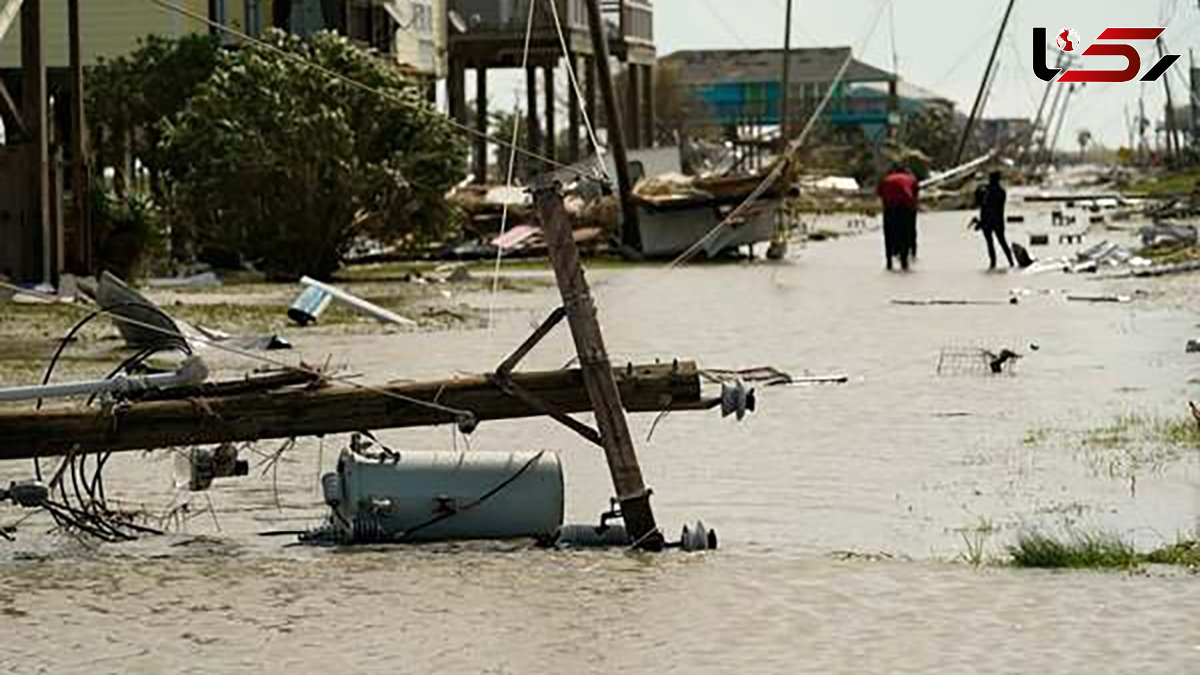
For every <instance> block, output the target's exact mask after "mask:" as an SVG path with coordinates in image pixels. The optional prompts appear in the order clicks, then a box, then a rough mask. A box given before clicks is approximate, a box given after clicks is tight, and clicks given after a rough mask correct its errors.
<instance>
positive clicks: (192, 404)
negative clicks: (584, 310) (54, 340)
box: [0, 362, 712, 460]
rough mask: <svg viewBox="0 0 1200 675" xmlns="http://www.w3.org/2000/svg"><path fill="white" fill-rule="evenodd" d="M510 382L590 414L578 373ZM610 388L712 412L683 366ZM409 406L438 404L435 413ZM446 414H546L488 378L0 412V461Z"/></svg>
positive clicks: (330, 429) (323, 430) (633, 406)
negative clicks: (97, 407) (99, 408)
mask: <svg viewBox="0 0 1200 675" xmlns="http://www.w3.org/2000/svg"><path fill="white" fill-rule="evenodd" d="M588 368H589V372H591V371H594V370H595V367H594V366H591V367H588ZM593 376H594V372H593ZM511 378H512V380H513V381H514V382H515V383H516V384H517V385H519V386H520V387H521V388H522V389H524V390H526V391H528V392H531V393H533V394H534V395H536V396H537V397H539V398H540V399H541V400H543V401H545V402H546V403H547V404H548V405H551V406H553V407H554V408H555V409H557V410H558V411H561V412H563V413H572V412H576V413H577V412H589V411H591V410H592V401H591V399H590V398H589V396H588V393H587V390H586V389H585V381H586V378H585V375H584V373H583V372H581V371H580V370H578V369H573V370H555V371H548V372H529V373H514V374H512V375H511ZM611 381H613V382H615V383H616V387H617V388H618V389H619V391H620V396H619V398H620V401H622V402H624V404H625V406H626V408H627V409H628V410H630V411H632V412H652V411H660V410H667V409H670V410H696V409H705V408H710V407H712V404H711V403H709V402H706V401H703V400H702V399H701V397H700V375H699V373H698V371H697V368H696V365H695V364H694V363H691V362H679V363H675V364H664V365H641V366H634V365H630V366H627V367H625V368H620V369H617V370H614V371H612V376H611ZM398 397H404V398H407V399H410V400H402V399H401V398H398ZM412 400H416V401H426V402H437V403H438V404H439V405H440V406H442V407H443V410H438V409H434V408H431V407H428V406H424V405H419V404H418V403H414V402H412ZM444 409H460V410H466V411H469V412H470V413H471V414H472V415H473V417H474V420H475V421H487V420H499V419H515V418H522V417H535V416H542V415H545V414H546V413H545V412H544V411H543V410H540V409H538V408H537V407H534V406H531V405H530V404H529V403H527V402H525V401H523V400H521V399H518V398H515V397H513V396H511V395H509V394H506V393H505V392H504V391H502V390H501V389H500V388H499V387H498V386H497V385H496V383H495V381H494V379H493V378H492V377H490V376H486V375H481V376H476V377H470V378H461V379H454V380H446V381H440V382H419V383H411V384H403V385H396V386H388V387H384V388H382V389H367V388H360V387H349V386H335V387H326V388H323V389H317V390H308V389H301V390H287V391H282V392H278V393H271V394H263V393H254V394H242V395H235V396H224V397H220V396H218V397H211V398H210V397H203V396H198V397H196V398H190V399H184V400H173V401H153V402H144V403H143V402H135V403H129V404H123V405H118V406H115V407H113V408H112V409H111V410H108V411H105V412H97V411H96V410H77V409H67V410H41V411H34V412H29V411H5V412H0V460H13V459H30V458H33V457H42V456H48V455H63V454H67V453H69V452H73V453H92V452H109V451H113V452H116V451H126V450H145V449H153V448H166V447H174V446H185V445H200V444H207V443H225V442H241V441H255V440H266V439H272V438H293V437H297V436H323V435H326V434H337V433H347V432H352V431H361V430H364V429H367V430H373V429H388V428H402V427H419V426H434V425H438V424H450V423H455V422H458V421H459V420H458V419H457V418H456V417H455V415H453V414H452V413H451V412H447V411H445V410H444ZM597 417H600V415H599V414H597Z"/></svg>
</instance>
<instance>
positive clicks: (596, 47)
mask: <svg viewBox="0 0 1200 675" xmlns="http://www.w3.org/2000/svg"><path fill="white" fill-rule="evenodd" d="M587 10H588V23H589V25H590V28H591V33H592V50H593V51H595V52H596V56H595V58H596V76H597V78H598V79H599V82H598V84H599V85H600V95H601V97H602V98H603V99H604V118H605V119H606V120H608V146H609V148H611V149H612V153H613V163H614V164H616V165H617V188H618V190H619V191H620V193H621V215H622V216H623V218H622V222H621V243H622V244H624V245H625V246H628V247H629V248H631V249H633V250H640V249H641V243H642V236H641V232H640V231H639V229H638V212H637V206H635V205H634V203H633V184H632V182H631V181H630V180H629V157H628V156H627V155H626V154H625V127H624V126H623V121H622V119H621V111H620V110H618V109H617V107H618V106H617V94H616V91H615V90H614V89H613V81H612V71H611V70H610V69H609V62H608V59H609V55H608V38H607V37H605V35H604V20H603V18H602V17H601V16H600V0H587Z"/></svg>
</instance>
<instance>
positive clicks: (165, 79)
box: [87, 35, 221, 198]
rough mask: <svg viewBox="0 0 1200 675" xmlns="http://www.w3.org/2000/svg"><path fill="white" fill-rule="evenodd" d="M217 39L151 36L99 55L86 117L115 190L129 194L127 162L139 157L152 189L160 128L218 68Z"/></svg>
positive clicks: (92, 71)
mask: <svg viewBox="0 0 1200 675" xmlns="http://www.w3.org/2000/svg"><path fill="white" fill-rule="evenodd" d="M220 45H221V43H220V40H218V39H217V38H216V37H214V36H209V35H189V36H186V37H183V38H180V39H178V40H173V39H169V38H164V37H160V36H157V35H149V36H147V37H146V38H145V39H144V40H142V41H141V42H140V44H139V46H138V48H137V49H136V50H135V51H133V52H132V53H130V54H126V55H123V56H119V57H117V58H112V59H108V58H104V57H101V58H100V61H99V63H98V64H97V65H96V66H94V67H92V68H90V69H89V70H88V73H87V98H88V100H87V119H88V123H89V125H90V131H91V137H92V141H93V145H94V148H95V152H96V155H97V163H98V164H99V166H100V167H109V166H111V167H116V168H118V169H120V170H119V171H118V172H117V176H118V181H117V185H116V186H115V187H116V190H117V192H118V194H119V195H120V196H121V197H122V198H124V195H125V194H126V193H127V192H128V189H127V188H128V185H127V181H128V180H129V178H130V177H129V176H128V175H126V168H127V164H131V163H132V162H133V161H134V160H138V161H140V162H141V163H142V165H144V166H145V167H146V170H147V172H148V173H149V174H150V184H151V188H152V190H153V191H154V192H156V193H157V192H158V189H159V187H160V184H159V177H160V176H161V171H162V167H163V163H164V161H165V160H164V157H163V155H162V153H161V152H160V151H159V143H160V141H161V140H162V133H163V126H164V124H165V123H166V121H167V120H169V119H171V118H172V117H174V116H175V115H178V114H179V113H180V112H182V111H183V109H184V108H185V107H186V106H187V104H188V101H189V100H191V98H192V96H193V95H194V94H195V93H196V90H197V89H198V88H199V87H200V85H201V84H202V83H204V82H205V81H207V80H208V78H209V77H210V76H211V75H212V73H213V70H214V69H215V68H216V66H217V59H218V54H219V52H220Z"/></svg>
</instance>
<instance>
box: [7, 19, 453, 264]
mask: <svg viewBox="0 0 1200 675" xmlns="http://www.w3.org/2000/svg"><path fill="white" fill-rule="evenodd" d="M170 2H171V4H174V5H176V6H178V7H180V8H182V9H183V10H185V11H186V12H187V13H190V14H191V15H193V16H194V17H204V18H206V19H207V21H203V20H200V19H198V18H193V16H188V15H187V14H185V13H183V12H179V11H173V10H170V9H167V8H163V7H160V6H156V5H154V4H152V3H150V2H148V1H147V0H80V2H79V28H80V30H79V33H80V45H81V50H80V51H81V60H82V64H83V66H84V67H85V68H86V67H88V66H93V65H96V64H97V63H99V61H100V60H101V59H102V58H114V57H118V56H121V55H124V54H128V53H130V52H132V51H133V50H135V49H137V47H138V43H139V41H140V40H142V39H144V38H145V37H146V36H147V35H152V34H153V35H161V36H167V37H182V36H184V35H188V34H214V35H219V36H220V37H221V39H222V41H223V42H224V43H225V44H226V45H228V46H229V47H231V48H236V47H237V45H238V43H239V40H238V38H237V37H236V36H235V35H231V34H229V33H227V32H224V31H221V30H219V29H218V28H217V27H215V26H213V25H211V23H209V22H215V23H217V24H221V25H224V26H228V27H229V28H231V29H232V30H234V31H237V32H238V33H243V34H246V35H250V36H257V35H259V34H261V33H262V32H263V31H264V30H266V29H267V28H269V27H276V28H280V29H283V30H287V31H290V32H293V33H296V34H300V35H307V34H311V33H314V32H317V31H321V30H334V31H337V32H339V33H342V34H344V35H348V36H349V37H350V38H351V39H352V40H354V41H355V42H357V43H359V44H361V45H364V46H367V47H371V48H374V49H375V50H376V51H377V52H378V53H379V55H380V57H381V58H384V59H387V60H388V61H389V62H392V63H394V64H395V66H396V67H397V68H400V69H403V70H405V71H406V72H408V73H409V74H411V75H412V76H414V77H416V78H419V79H422V80H424V82H425V84H426V85H427V88H428V91H429V95H430V97H431V98H432V96H433V92H434V89H435V87H434V85H435V83H436V81H437V79H438V78H440V77H444V75H445V63H446V60H445V56H446V46H445V45H446V26H447V6H446V0H170ZM8 10H13V12H15V13H11V14H10V13H9V12H8ZM9 16H11V17H13V18H14V20H13V21H11V22H7V21H5V20H4V17H9ZM30 16H37V17H39V21H40V24H41V26H40V27H41V31H40V39H39V40H38V42H39V43H40V44H38V46H39V48H40V52H41V63H42V67H43V68H44V70H43V73H44V78H45V82H44V86H43V84H42V83H39V82H34V83H33V84H34V88H33V89H32V90H31V91H39V90H40V91H41V92H42V94H43V95H41V96H38V95H32V96H27V95H26V94H27V93H28V92H27V90H26V83H25V82H24V81H23V80H24V77H25V71H24V69H23V66H24V65H25V61H24V60H23V55H24V49H25V48H26V47H28V46H29V41H28V40H25V39H24V38H25V36H23V35H22V25H23V24H24V23H25V22H26V21H27V20H28V19H29V17H30ZM68 52H69V43H68V31H67V2H66V0H24V1H23V2H22V1H21V0H0V123H2V127H3V133H0V274H4V275H6V276H9V277H12V278H16V279H20V280H22V281H41V280H50V281H53V280H55V279H56V278H57V275H58V271H59V270H60V269H64V268H66V269H74V270H76V271H90V267H91V262H90V260H91V248H90V246H91V244H90V239H91V235H90V234H80V232H85V233H86V232H87V230H88V226H87V225H86V214H75V213H72V214H67V215H64V200H63V196H64V194H65V193H68V192H71V191H72V189H73V187H74V186H73V185H72V181H71V173H70V172H69V171H65V170H64V167H70V166H72V165H74V164H75V161H76V158H74V157H71V155H70V149H71V148H72V144H73V139H72V133H71V123H70V120H71V116H72V110H71V108H72V105H73V102H72V97H71V86H70V70H69V53H68ZM36 71H37V68H36V67H35V68H34V72H36ZM39 99H40V101H39ZM49 101H53V105H52V106H51V105H49V104H48V103H49ZM47 113H49V114H47ZM33 119H46V120H47V123H46V124H39V125H36V126H33V127H32V128H33V133H23V132H24V131H26V130H28V129H29V128H30V126H31V125H26V124H25V123H24V122H25V121H27V120H33ZM33 166H41V169H39V170H32V169H31V168H30V167H33ZM39 174H40V177H39ZM80 175H83V174H80ZM43 193H44V194H43ZM64 223H66V226H65V227H64Z"/></svg>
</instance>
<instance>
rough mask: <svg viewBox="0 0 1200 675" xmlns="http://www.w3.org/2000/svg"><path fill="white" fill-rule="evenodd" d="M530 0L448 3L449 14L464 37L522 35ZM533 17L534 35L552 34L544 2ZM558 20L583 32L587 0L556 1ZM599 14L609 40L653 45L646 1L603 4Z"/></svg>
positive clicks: (540, 0) (605, 0) (608, 0)
mask: <svg viewBox="0 0 1200 675" xmlns="http://www.w3.org/2000/svg"><path fill="white" fill-rule="evenodd" d="M530 1H531V0H450V2H449V8H450V10H451V11H453V12H455V13H456V14H458V16H460V17H462V19H463V22H464V23H465V24H466V28H467V33H468V34H470V33H515V34H518V35H519V34H523V33H524V32H525V25H526V22H527V21H528V17H529V3H530ZM535 1H536V2H538V4H539V5H541V6H539V7H538V8H537V13H536V14H535V17H534V30H535V31H553V30H554V19H553V17H551V16H550V12H548V11H546V10H547V7H546V6H545V4H544V0H535ZM555 3H556V5H557V7H558V17H559V20H561V21H562V22H563V27H564V28H566V29H568V30H580V31H586V30H587V29H588V15H587V2H586V0H555ZM600 10H601V12H602V13H603V14H604V18H605V20H606V22H607V23H609V24H610V27H611V29H612V30H613V31H614V32H613V34H612V37H618V36H621V37H624V38H625V39H626V40H627V41H629V42H639V43H646V44H653V43H654V6H653V5H652V4H651V3H649V2H647V1H646V0H602V2H601V4H600Z"/></svg>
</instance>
